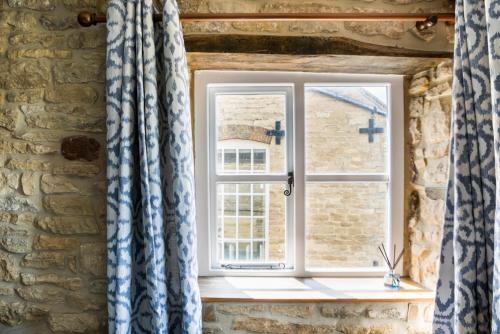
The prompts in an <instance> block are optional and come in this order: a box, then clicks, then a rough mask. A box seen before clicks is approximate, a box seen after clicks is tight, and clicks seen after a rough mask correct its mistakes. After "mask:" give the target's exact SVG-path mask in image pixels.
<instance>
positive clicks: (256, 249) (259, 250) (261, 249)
mask: <svg viewBox="0 0 500 334" xmlns="http://www.w3.org/2000/svg"><path fill="white" fill-rule="evenodd" d="M265 257H266V253H265V246H264V241H257V242H254V243H253V258H254V259H256V260H263V259H264V258H265Z"/></svg>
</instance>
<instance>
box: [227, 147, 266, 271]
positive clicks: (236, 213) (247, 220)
mask: <svg viewBox="0 0 500 334" xmlns="http://www.w3.org/2000/svg"><path fill="white" fill-rule="evenodd" d="M259 144H260V145H259ZM267 146H268V145H265V144H261V143H254V142H252V141H243V140H222V141H220V142H219V145H218V149H217V166H218V168H219V170H220V171H221V172H222V173H235V174H237V173H245V174H257V173H262V174H265V173H266V172H268V168H269V165H268V164H267V161H268V159H267V151H268V150H267ZM217 198H218V199H217V208H218V211H217V212H218V214H217V252H218V256H217V258H218V262H219V263H220V264H221V265H222V266H226V267H227V266H231V265H234V264H235V263H241V262H261V261H264V262H265V261H268V259H269V252H268V250H269V237H268V216H269V214H268V208H267V203H268V199H269V187H268V186H267V185H265V184H235V183H229V184H223V185H219V186H217Z"/></svg>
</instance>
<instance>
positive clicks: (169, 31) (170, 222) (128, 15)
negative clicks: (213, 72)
mask: <svg viewBox="0 0 500 334" xmlns="http://www.w3.org/2000/svg"><path fill="white" fill-rule="evenodd" d="M163 14H164V20H163V22H162V24H159V25H158V26H156V27H155V26H154V24H153V2H152V0H135V1H133V0H130V1H123V0H110V1H109V2H108V12H107V29H108V39H107V43H108V46H107V70H106V84H107V88H106V90H107V91H106V99H107V101H106V109H107V180H108V190H107V191H108V193H107V238H108V247H107V248H108V313H109V315H108V316H109V333H175V334H177V333H193V334H194V333H201V302H200V295H199V290H198V284H197V275H198V272H197V262H196V232H195V203H194V171H193V151H192V135H191V119H190V117H191V115H190V106H189V86H188V73H187V64H186V57H185V49H184V43H183V38H182V29H181V25H180V22H179V13H178V9H177V3H176V2H175V0H165V2H164V7H163Z"/></svg>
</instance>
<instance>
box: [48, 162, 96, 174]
mask: <svg viewBox="0 0 500 334" xmlns="http://www.w3.org/2000/svg"><path fill="white" fill-rule="evenodd" d="M100 171H101V170H100V168H99V167H98V166H96V165H94V164H89V163H83V162H80V163H78V162H73V163H68V164H61V165H56V166H54V168H53V170H52V173H53V174H55V175H74V176H87V177H90V176H95V175H97V174H99V173H100Z"/></svg>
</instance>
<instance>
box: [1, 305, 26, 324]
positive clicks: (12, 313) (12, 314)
mask: <svg viewBox="0 0 500 334" xmlns="http://www.w3.org/2000/svg"><path fill="white" fill-rule="evenodd" d="M25 311H26V304H25V303H20V302H14V303H7V302H4V301H2V300H0V323H2V324H4V325H8V326H16V325H19V324H20V323H22V322H23V321H24V319H25V316H24V314H25Z"/></svg>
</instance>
